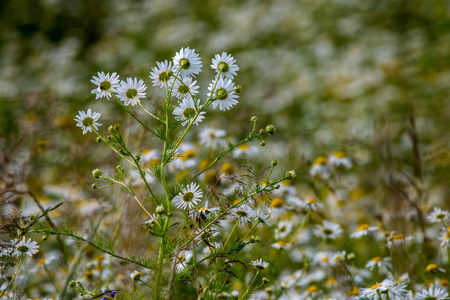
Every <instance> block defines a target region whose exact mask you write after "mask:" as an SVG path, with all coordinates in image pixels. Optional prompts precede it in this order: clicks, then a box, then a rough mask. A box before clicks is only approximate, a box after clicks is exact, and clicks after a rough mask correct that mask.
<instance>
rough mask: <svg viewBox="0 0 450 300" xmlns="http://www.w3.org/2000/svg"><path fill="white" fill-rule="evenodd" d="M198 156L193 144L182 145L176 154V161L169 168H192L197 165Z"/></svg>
mask: <svg viewBox="0 0 450 300" xmlns="http://www.w3.org/2000/svg"><path fill="white" fill-rule="evenodd" d="M196 156H197V153H196V151H195V148H194V145H193V144H191V143H181V144H180V147H179V148H178V150H177V152H176V154H175V160H174V161H173V162H172V164H170V165H169V167H173V168H174V169H187V168H192V167H194V166H196V165H197V159H196V158H195V157H196Z"/></svg>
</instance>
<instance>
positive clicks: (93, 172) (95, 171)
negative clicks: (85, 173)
mask: <svg viewBox="0 0 450 300" xmlns="http://www.w3.org/2000/svg"><path fill="white" fill-rule="evenodd" d="M102 174H103V173H102V171H100V170H99V169H95V170H93V171H92V176H93V177H94V178H100V176H102Z"/></svg>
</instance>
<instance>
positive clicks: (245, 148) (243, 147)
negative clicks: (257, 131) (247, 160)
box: [238, 144, 250, 151]
mask: <svg viewBox="0 0 450 300" xmlns="http://www.w3.org/2000/svg"><path fill="white" fill-rule="evenodd" d="M238 148H239V150H242V151H245V150H248V149H250V146H249V145H247V144H242V145H239V147H238Z"/></svg>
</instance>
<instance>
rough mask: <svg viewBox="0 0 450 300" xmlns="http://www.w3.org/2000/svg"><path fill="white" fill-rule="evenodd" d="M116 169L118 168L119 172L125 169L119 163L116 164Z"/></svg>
mask: <svg viewBox="0 0 450 300" xmlns="http://www.w3.org/2000/svg"><path fill="white" fill-rule="evenodd" d="M116 170H117V172H119V173H123V171H124V170H123V168H122V166H121V165H117V166H116Z"/></svg>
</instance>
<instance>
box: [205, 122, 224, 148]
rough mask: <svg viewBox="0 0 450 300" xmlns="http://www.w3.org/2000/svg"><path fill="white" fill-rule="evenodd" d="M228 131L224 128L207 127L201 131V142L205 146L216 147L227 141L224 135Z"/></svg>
mask: <svg viewBox="0 0 450 300" xmlns="http://www.w3.org/2000/svg"><path fill="white" fill-rule="evenodd" d="M226 134H227V132H226V131H225V130H223V129H215V128H210V127H205V128H203V129H202V130H201V131H200V134H199V138H200V144H202V145H203V146H205V147H208V148H213V149H216V148H218V147H219V146H222V145H223V144H224V143H225V139H224V137H225V136H226Z"/></svg>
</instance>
